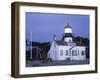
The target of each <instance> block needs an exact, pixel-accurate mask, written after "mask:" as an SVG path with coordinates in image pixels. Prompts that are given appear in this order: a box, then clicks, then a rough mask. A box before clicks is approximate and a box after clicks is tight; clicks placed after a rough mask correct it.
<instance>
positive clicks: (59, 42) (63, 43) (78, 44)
mask: <svg viewBox="0 0 100 80" xmlns="http://www.w3.org/2000/svg"><path fill="white" fill-rule="evenodd" d="M55 42H56V44H57V45H68V43H67V42H65V41H63V40H56V41H55ZM76 46H85V45H84V44H83V43H82V42H81V43H80V42H76Z"/></svg>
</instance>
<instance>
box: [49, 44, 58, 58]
mask: <svg viewBox="0 0 100 80" xmlns="http://www.w3.org/2000/svg"><path fill="white" fill-rule="evenodd" d="M47 54H48V58H51V59H52V60H58V45H57V44H56V43H55V42H53V43H52V45H51V48H50V50H49V51H48V53H47Z"/></svg>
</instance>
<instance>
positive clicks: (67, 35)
mask: <svg viewBox="0 0 100 80" xmlns="http://www.w3.org/2000/svg"><path fill="white" fill-rule="evenodd" d="M63 40H64V41H65V42H69V43H71V42H73V36H72V28H71V26H70V25H69V24H67V25H66V26H65V28H64V36H63Z"/></svg>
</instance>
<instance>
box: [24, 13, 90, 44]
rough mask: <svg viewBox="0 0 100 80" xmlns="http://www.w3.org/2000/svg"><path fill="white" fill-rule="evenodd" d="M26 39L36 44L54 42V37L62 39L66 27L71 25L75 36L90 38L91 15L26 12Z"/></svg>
mask: <svg viewBox="0 0 100 80" xmlns="http://www.w3.org/2000/svg"><path fill="white" fill-rule="evenodd" d="M25 16H26V39H28V40H30V34H31V33H30V32H32V40H33V41H36V42H48V41H52V40H53V35H56V36H57V39H61V38H62V35H63V33H64V27H65V26H66V25H67V24H68V23H69V24H70V25H71V27H72V30H73V34H74V36H81V37H86V38H89V15H74V14H49V13H33V12H26V15H25Z"/></svg>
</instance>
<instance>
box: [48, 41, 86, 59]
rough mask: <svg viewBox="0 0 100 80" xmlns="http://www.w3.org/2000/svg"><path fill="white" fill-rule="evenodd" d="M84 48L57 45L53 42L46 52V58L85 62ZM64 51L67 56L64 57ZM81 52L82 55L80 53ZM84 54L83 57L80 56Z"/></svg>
mask: <svg viewBox="0 0 100 80" xmlns="http://www.w3.org/2000/svg"><path fill="white" fill-rule="evenodd" d="M85 49H86V47H85V46H74V47H73V45H72V46H67V45H62V46H61V45H57V44H56V43H55V42H53V43H52V45H51V48H50V50H49V51H48V58H51V59H52V60H66V59H70V60H85V59H86V52H85ZM66 50H67V51H68V55H66ZM73 51H74V52H73ZM82 51H83V52H84V53H82ZM82 54H84V55H82Z"/></svg>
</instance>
